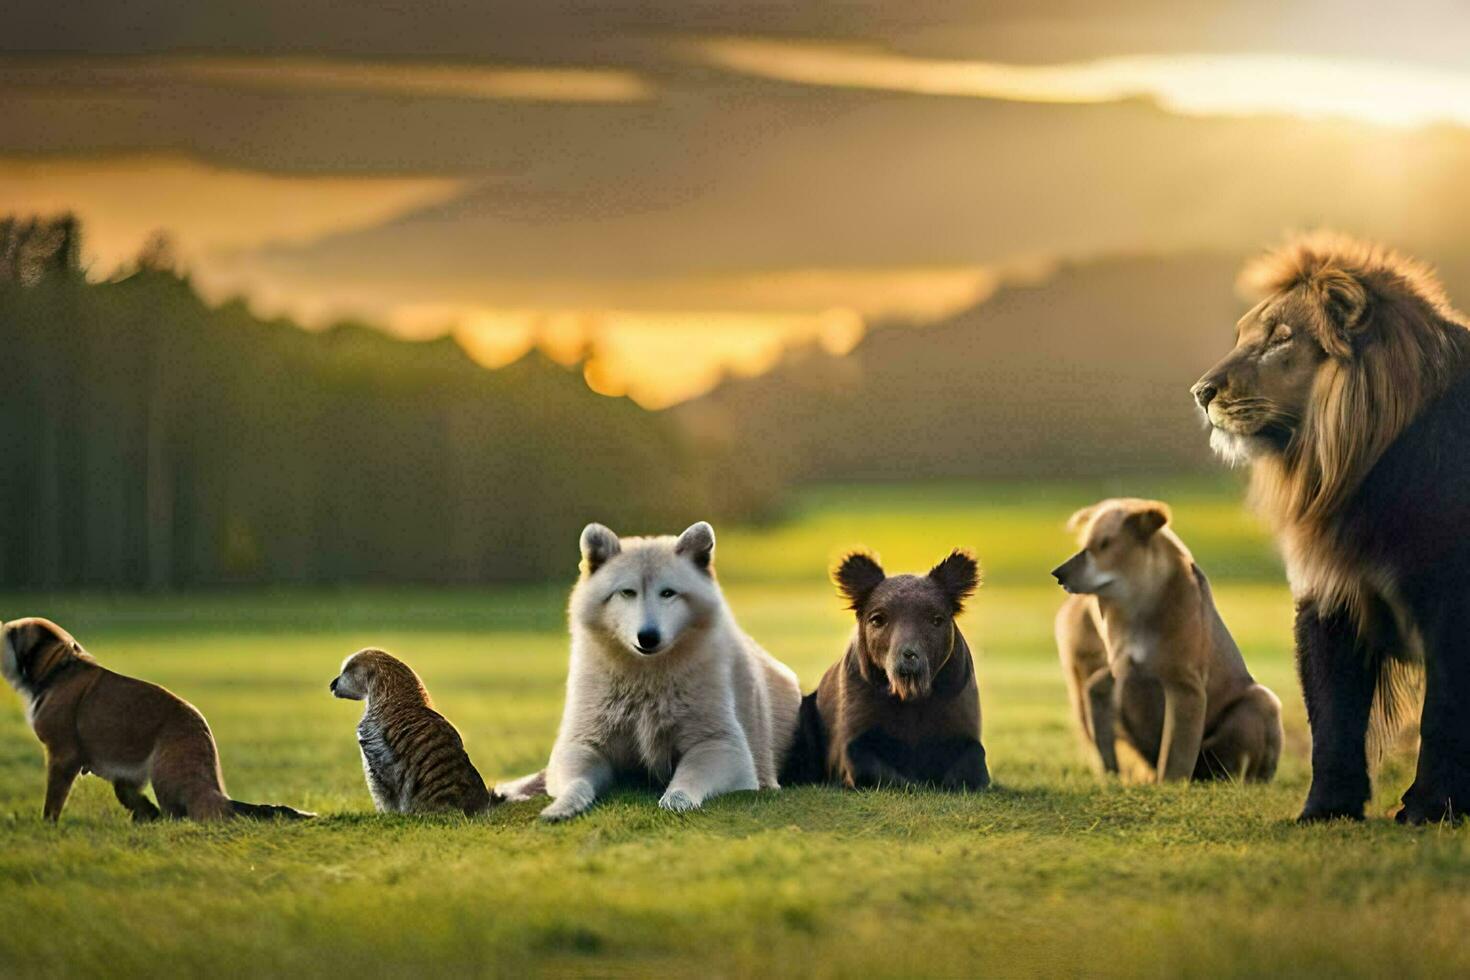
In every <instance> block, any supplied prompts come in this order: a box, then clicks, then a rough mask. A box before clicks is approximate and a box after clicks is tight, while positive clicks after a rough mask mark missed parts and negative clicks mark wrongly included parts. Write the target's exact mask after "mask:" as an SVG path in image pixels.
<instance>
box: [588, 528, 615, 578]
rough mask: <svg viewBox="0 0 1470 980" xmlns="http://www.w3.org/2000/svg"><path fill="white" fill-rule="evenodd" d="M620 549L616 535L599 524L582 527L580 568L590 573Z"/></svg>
mask: <svg viewBox="0 0 1470 980" xmlns="http://www.w3.org/2000/svg"><path fill="white" fill-rule="evenodd" d="M622 550H623V545H622V542H620V541H619V540H618V536H617V535H616V534H614V533H613V532H612V531H611V530H609V529H608V528H606V527H603V526H602V525H601V524H588V525H587V526H586V527H584V528H582V568H583V571H584V572H585V573H586V574H588V575H591V574H592V573H593V572H595V571H597V570H598V569H599V568H601V567H602V566H603V565H604V564H606V562H607V560H608V559H609V558H611V557H613V556H614V555H616V554H617V553H618V552H620V551H622Z"/></svg>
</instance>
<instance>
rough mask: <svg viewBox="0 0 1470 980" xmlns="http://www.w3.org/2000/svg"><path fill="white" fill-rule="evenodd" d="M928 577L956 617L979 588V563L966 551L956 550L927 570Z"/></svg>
mask: <svg viewBox="0 0 1470 980" xmlns="http://www.w3.org/2000/svg"><path fill="white" fill-rule="evenodd" d="M929 577H930V578H931V579H933V580H934V582H935V583H936V584H938V586H939V590H940V591H941V592H943V593H944V596H945V598H946V599H948V600H949V607H950V609H952V610H953V611H954V614H955V615H956V616H958V615H959V614H960V613H962V612H964V610H965V600H966V599H968V598H970V596H972V595H974V594H975V590H976V589H977V588H979V587H980V563H979V562H977V561H976V560H975V556H974V555H972V554H970V553H969V552H968V551H966V550H964V549H963V548H956V549H955V550H954V551H951V552H950V553H949V557H948V558H946V559H944V561H942V562H940V563H939V564H938V565H935V566H934V567H933V568H931V569H929Z"/></svg>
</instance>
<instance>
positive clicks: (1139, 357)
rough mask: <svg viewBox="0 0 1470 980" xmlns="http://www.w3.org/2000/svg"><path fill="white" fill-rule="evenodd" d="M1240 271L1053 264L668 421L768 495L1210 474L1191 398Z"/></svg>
mask: <svg viewBox="0 0 1470 980" xmlns="http://www.w3.org/2000/svg"><path fill="white" fill-rule="evenodd" d="M1239 265H1240V259H1239V257H1238V256H1230V255H1219V254H1184V255H1175V256H1168V257H1162V256H1131V257H1119V258H1109V259H1104V260H1098V261H1093V262H1087V263H1083V264H1074V265H1068V266H1063V267H1061V268H1060V269H1059V270H1058V271H1057V272H1056V273H1055V274H1054V275H1053V276H1051V277H1049V278H1048V279H1046V280H1045V281H1043V282H1040V283H1036V284H1029V285H1013V286H1008V287H1005V288H1003V289H1001V290H1000V291H999V292H998V293H996V295H995V296H993V297H992V298H991V299H989V300H988V301H986V302H984V303H982V304H980V305H978V306H975V307H973V308H971V309H968V310H965V311H964V312H961V313H959V314H956V315H954V316H952V317H950V318H948V319H946V320H944V321H942V322H939V323H935V324H933V325H930V326H922V327H915V326H900V325H888V326H881V327H878V328H876V329H874V330H873V331H872V332H871V333H870V334H869V335H868V336H867V337H866V338H865V339H864V340H863V342H862V343H861V344H859V345H858V346H857V347H856V348H855V349H854V350H853V351H852V352H851V354H849V355H848V356H846V357H842V358H832V357H828V356H825V355H821V354H819V353H817V352H815V351H804V352H801V353H800V354H798V355H794V356H793V357H791V358H788V359H787V361H786V362H785V363H783V364H782V365H780V366H779V367H778V368H777V369H776V370H774V371H772V372H770V373H769V374H766V375H763V376H761V377H757V378H750V379H739V380H731V381H728V382H726V383H725V384H723V385H721V386H720V387H719V388H717V389H716V390H715V391H713V392H711V393H710V394H709V395H707V396H704V397H702V398H700V399H698V400H695V401H693V402H690V403H687V404H685V405H683V406H680V407H679V408H677V409H676V410H675V413H676V415H677V417H678V418H679V419H680V420H681V422H682V423H683V424H684V425H686V426H687V427H688V428H689V429H690V430H691V431H692V432H694V433H695V434H696V438H698V439H700V440H702V441H704V442H706V443H710V444H715V445H720V446H722V447H724V448H725V449H726V450H727V451H728V452H730V453H731V454H732V456H733V458H734V459H735V460H736V461H744V462H747V463H748V464H749V465H751V466H752V467H754V468H755V469H756V470H757V472H756V473H754V474H753V475H752V477H751V479H755V480H765V481H769V482H772V483H777V484H779V483H784V482H785V481H786V480H788V479H795V480H814V479H879V478H882V479H888V478H907V477H916V476H944V477H958V476H976V477H1012V476H1066V475H1073V474H1088V475H1104V474H1112V473H1138V472H1163V471H1178V470H1188V469H1195V468H1200V467H1204V466H1208V465H1215V464H1213V463H1211V462H1210V461H1209V453H1208V449H1207V446H1206V440H1205V437H1204V433H1203V432H1202V430H1201V425H1200V422H1199V419H1198V416H1197V414H1196V412H1195V410H1194V407H1193V405H1192V403H1191V401H1190V398H1189V386H1190V385H1191V384H1192V383H1193V382H1194V381H1195V379H1197V378H1198V377H1199V376H1200V374H1202V373H1203V372H1204V370H1205V369H1206V368H1207V367H1209V366H1210V364H1212V363H1213V362H1214V361H1215V360H1216V359H1217V358H1219V357H1220V356H1222V355H1223V354H1224V352H1225V351H1226V350H1227V349H1228V347H1229V346H1230V344H1231V342H1232V336H1233V334H1232V328H1233V325H1234V323H1235V321H1236V319H1237V318H1238V317H1239V316H1240V314H1241V313H1242V312H1243V310H1244V304H1243V303H1242V302H1241V300H1240V299H1239V298H1238V297H1237V296H1236V294H1235V292H1234V280H1235V275H1236V272H1237V270H1238V268H1239ZM762 464H764V465H762ZM737 465H739V464H738V462H737Z"/></svg>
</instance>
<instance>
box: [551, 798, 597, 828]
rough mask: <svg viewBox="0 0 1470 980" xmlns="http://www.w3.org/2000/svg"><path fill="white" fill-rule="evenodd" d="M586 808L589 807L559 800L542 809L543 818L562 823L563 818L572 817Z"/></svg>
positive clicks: (568, 818)
mask: <svg viewBox="0 0 1470 980" xmlns="http://www.w3.org/2000/svg"><path fill="white" fill-rule="evenodd" d="M585 809H587V808H586V807H584V806H578V805H576V803H572V802H567V801H566V800H557V801H556V802H554V803H552V804H550V805H548V806H547V807H546V808H545V809H544V810H542V811H541V819H542V820H544V821H545V822H546V823H561V822H562V821H563V820H570V819H572V818H573V817H575V816H577V815H578V814H580V813H581V812H582V811H583V810H585Z"/></svg>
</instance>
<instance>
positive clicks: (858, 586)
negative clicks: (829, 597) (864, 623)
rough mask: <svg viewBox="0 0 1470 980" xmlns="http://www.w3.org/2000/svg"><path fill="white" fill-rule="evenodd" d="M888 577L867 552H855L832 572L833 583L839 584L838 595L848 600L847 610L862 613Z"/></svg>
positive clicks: (874, 558) (876, 560) (874, 557)
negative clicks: (870, 597) (876, 590)
mask: <svg viewBox="0 0 1470 980" xmlns="http://www.w3.org/2000/svg"><path fill="white" fill-rule="evenodd" d="M887 577H888V575H887V574H886V573H885V572H884V571H883V566H882V565H880V564H878V559H877V557H876V556H874V555H870V554H868V553H867V552H866V551H854V552H852V553H851V554H849V555H848V556H847V557H846V558H844V559H842V561H840V562H838V564H837V567H836V568H835V569H833V570H832V581H834V582H836V583H837V593H838V594H839V595H841V596H842V597H843V598H844V599H846V600H847V608H849V609H852V610H854V611H857V612H861V611H862V608H863V606H865V605H867V604H868V597H869V596H871V595H872V594H873V590H874V589H876V588H877V587H878V586H880V585H882V584H883V580H884V579H885V578H887Z"/></svg>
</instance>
